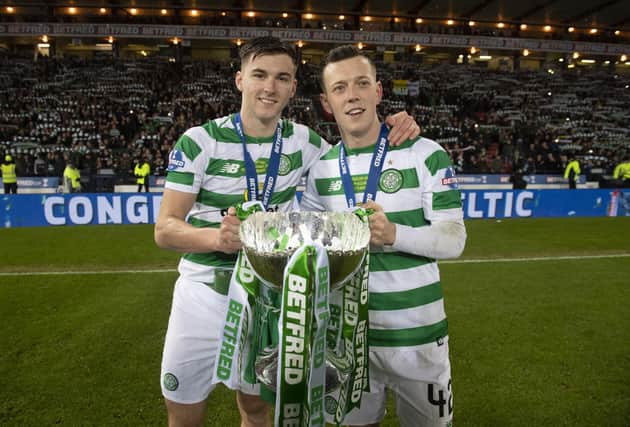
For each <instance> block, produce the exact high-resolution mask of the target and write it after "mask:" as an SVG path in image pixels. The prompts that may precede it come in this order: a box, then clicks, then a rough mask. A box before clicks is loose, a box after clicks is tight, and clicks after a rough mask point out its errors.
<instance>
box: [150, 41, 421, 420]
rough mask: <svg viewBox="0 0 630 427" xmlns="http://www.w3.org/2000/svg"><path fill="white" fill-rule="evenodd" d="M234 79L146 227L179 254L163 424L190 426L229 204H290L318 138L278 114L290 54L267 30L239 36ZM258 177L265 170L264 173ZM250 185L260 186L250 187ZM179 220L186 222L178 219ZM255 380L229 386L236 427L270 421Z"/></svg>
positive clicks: (181, 143)
mask: <svg viewBox="0 0 630 427" xmlns="http://www.w3.org/2000/svg"><path fill="white" fill-rule="evenodd" d="M240 58H241V69H240V71H238V72H237V73H236V78H235V81H236V86H237V88H238V89H239V90H240V91H241V93H242V100H241V108H240V112H239V113H236V114H232V115H230V116H227V117H221V118H218V119H214V120H211V121H209V122H208V123H206V124H204V125H202V126H195V127H193V128H191V129H188V130H187V131H186V132H185V133H184V135H182V136H181V137H180V139H179V140H178V141H177V143H176V144H175V147H174V149H173V150H172V152H171V154H170V156H169V166H168V175H167V177H166V184H165V189H164V195H163V198H162V204H161V208H160V213H159V215H158V218H157V221H156V225H155V241H156V243H157V244H158V246H160V247H162V248H168V249H172V250H176V251H179V252H183V253H184V254H183V256H182V258H181V261H180V263H179V273H180V276H179V279H178V280H177V282H176V284H175V289H174V293H173V304H172V309H171V315H170V319H169V326H168V331H167V333H166V339H165V343H164V354H163V359H162V372H161V376H162V393H163V395H164V397H165V399H166V407H167V410H168V417H169V425H170V426H200V425H202V424H203V421H204V418H205V413H206V409H207V402H206V399H207V397H208V395H209V393H210V392H211V391H212V389H213V388H214V387H213V385H212V384H211V376H212V372H213V368H214V363H215V354H216V351H217V347H218V345H219V340H220V327H221V324H222V318H224V317H225V311H226V301H227V298H226V295H227V286H225V284H224V283H222V282H221V281H220V280H218V274H215V272H217V271H218V270H217V269H220V268H232V267H233V266H234V263H235V261H236V253H237V252H238V250H239V249H240V248H241V241H240V239H239V224H240V221H239V220H238V218H237V217H236V215H235V213H236V211H235V209H234V206H235V205H237V204H238V203H240V202H242V201H243V200H244V199H245V198H244V195H246V196H247V199H249V200H260V201H261V202H262V203H263V204H264V205H265V207H266V209H268V210H274V211H289V210H292V209H294V208H295V207H296V206H295V203H294V200H295V191H296V187H297V185H298V183H299V181H300V179H301V178H302V176H303V175H305V174H306V172H307V171H308V169H309V168H310V167H311V165H312V164H313V163H314V162H315V161H317V159H318V158H319V157H320V156H321V155H322V154H323V153H325V152H326V151H327V150H328V148H329V147H328V144H327V143H326V142H325V141H324V140H323V139H322V138H321V137H320V136H319V135H317V134H316V133H315V132H313V131H312V130H311V129H309V128H307V127H306V126H303V125H299V124H297V123H293V122H291V121H288V120H281V114H282V110H283V109H284V108H285V106H286V105H287V104H288V102H289V99H290V98H291V97H292V96H293V95H294V93H295V90H296V84H297V82H296V79H295V73H296V69H297V55H296V52H295V50H294V48H293V47H292V46H287V45H285V44H283V43H281V42H280V40H278V39H277V38H273V37H260V38H256V39H252V40H250V41H249V42H248V43H246V44H244V45H243V47H242V48H241V51H240ZM390 120H391V122H390V124H392V125H393V128H397V129H392V132H394V131H396V132H397V134H398V140H399V142H400V141H403V140H405V139H406V138H407V137H409V136H415V135H417V134H418V133H419V128H418V127H417V125H416V123H415V121H413V119H411V118H410V117H409V116H408V115H406V113H403V114H401V115H398V117H396V118H394V119H390ZM265 175H266V176H265ZM258 183H260V184H262V185H258ZM186 218H188V220H186ZM258 394H259V390H258V388H257V387H250V386H249V385H246V384H243V385H242V388H241V391H238V392H237V403H238V406H239V411H240V413H241V420H242V424H241V425H242V426H246V427H249V426H269V425H271V418H270V409H269V406H268V405H267V404H265V403H264V402H263V401H262V400H261V399H260V397H258V396H257V395H258Z"/></svg>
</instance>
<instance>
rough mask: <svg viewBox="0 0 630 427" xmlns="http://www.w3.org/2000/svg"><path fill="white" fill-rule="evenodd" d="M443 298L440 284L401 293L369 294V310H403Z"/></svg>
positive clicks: (436, 283)
mask: <svg viewBox="0 0 630 427" xmlns="http://www.w3.org/2000/svg"><path fill="white" fill-rule="evenodd" d="M442 298H443V294H442V285H441V284H440V282H435V283H431V284H430V285H426V286H422V287H420V288H416V289H410V290H408V291H401V292H383V293H380V292H376V293H375V292H370V297H369V304H370V310H405V309H407V308H415V307H418V306H420V305H426V304H430V303H432V302H435V301H438V300H440V299H442Z"/></svg>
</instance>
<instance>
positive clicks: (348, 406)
mask: <svg viewBox="0 0 630 427" xmlns="http://www.w3.org/2000/svg"><path fill="white" fill-rule="evenodd" d="M368 272H369V253H367V254H366V257H365V260H364V262H363V265H362V267H361V269H360V270H359V272H357V274H356V275H355V276H354V277H353V278H352V279H351V280H350V281H349V282H348V283H346V284H345V286H344V287H342V288H341V294H340V295H339V294H338V293H337V292H335V295H334V297H335V298H334V300H336V301H337V302H339V304H340V305H339V307H337V308H333V307H334V305H331V312H338V313H339V318H338V319H335V320H331V323H335V322H338V323H339V324H340V329H341V335H342V338H341V343H340V344H337V345H336V346H334V347H333V348H334V350H333V348H331V351H330V353H332V354H329V358H330V359H332V360H333V363H334V364H335V366H337V367H338V368H339V369H340V370H341V371H343V372H345V373H347V374H348V378H347V379H346V381H344V382H343V383H342V385H341V388H340V389H339V392H338V395H337V401H336V410H335V411H334V413H332V415H333V418H334V422H335V424H337V425H340V424H341V422H342V421H343V418H344V417H345V415H346V414H347V413H348V412H350V411H351V410H352V409H354V408H360V406H361V397H362V395H363V392H368V391H370V382H369V378H370V373H369V347H368V343H367V332H368V325H369V322H368V287H367V285H368ZM331 332H332V333H334V331H330V328H329V336H330V334H331ZM329 347H331V346H329ZM330 398H333V397H332V396H330ZM333 399H334V398H333ZM331 409H332V408H331Z"/></svg>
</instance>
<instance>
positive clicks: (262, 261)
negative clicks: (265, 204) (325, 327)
mask: <svg viewBox="0 0 630 427" xmlns="http://www.w3.org/2000/svg"><path fill="white" fill-rule="evenodd" d="M240 237H241V241H242V242H243V250H244V251H245V254H246V255H247V259H248V260H249V262H250V264H251V265H252V268H253V269H254V271H255V272H256V275H257V276H258V277H259V278H260V279H261V281H262V282H264V283H265V284H266V285H267V286H270V287H273V288H282V282H283V275H284V267H285V265H286V264H287V262H288V260H289V258H290V257H291V255H292V254H293V252H295V250H296V249H297V248H298V247H300V246H301V245H302V244H304V243H309V242H314V243H319V244H320V245H322V246H323V247H324V249H326V252H327V254H328V262H329V265H330V287H331V289H335V288H337V287H339V286H341V285H342V284H343V283H345V282H346V281H347V280H348V279H350V278H351V277H352V276H353V275H354V274H355V273H356V272H357V270H358V269H359V267H360V266H361V263H362V262H363V258H364V257H365V254H366V252H367V250H368V244H369V242H370V229H369V226H368V224H367V222H364V221H362V220H361V219H360V218H359V217H358V216H357V215H356V214H354V213H352V212H299V211H298V212H286V213H282V212H256V213H254V214H252V215H250V216H249V217H248V218H247V219H246V220H244V221H243V222H242V223H241V228H240Z"/></svg>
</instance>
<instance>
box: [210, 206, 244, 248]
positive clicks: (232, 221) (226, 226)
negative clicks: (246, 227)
mask: <svg viewBox="0 0 630 427" xmlns="http://www.w3.org/2000/svg"><path fill="white" fill-rule="evenodd" d="M240 225H241V220H240V219H238V217H237V216H236V209H235V208H234V207H230V208H229V209H228V213H227V215H226V216H224V217H223V220H222V221H221V226H220V227H219V233H218V234H217V242H216V248H217V249H216V250H217V251H220V252H225V253H226V254H232V253H234V252H238V251H239V250H240V249H241V247H242V244H241V238H240V236H239V228H240Z"/></svg>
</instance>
